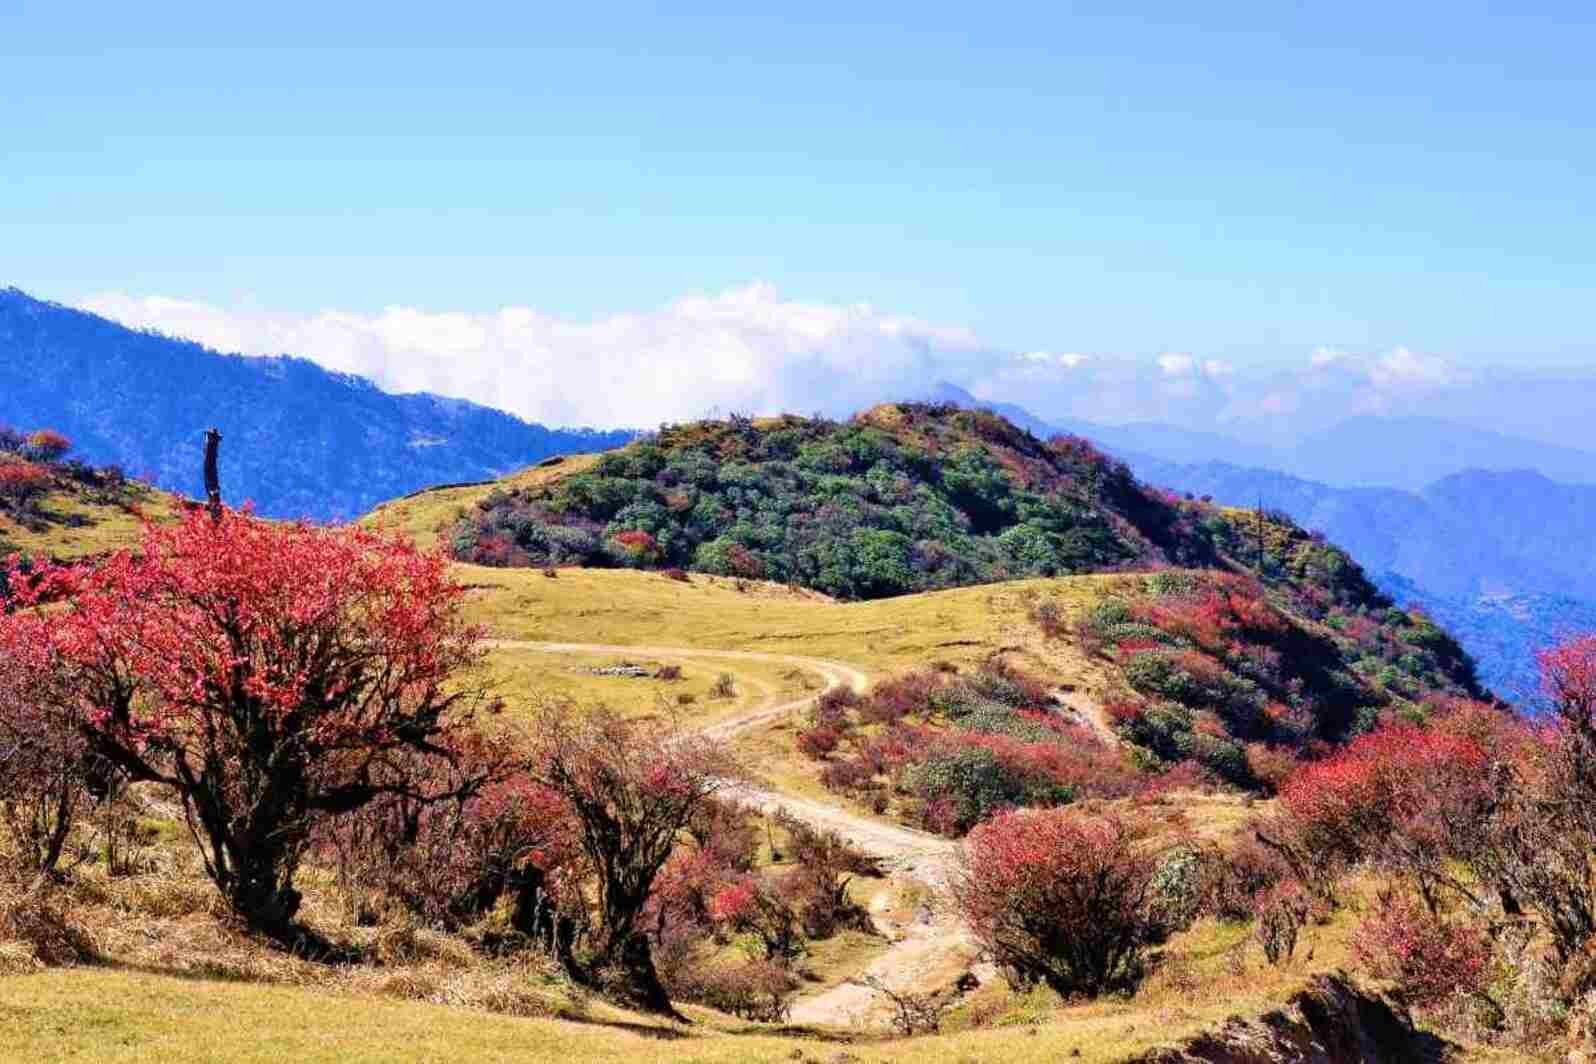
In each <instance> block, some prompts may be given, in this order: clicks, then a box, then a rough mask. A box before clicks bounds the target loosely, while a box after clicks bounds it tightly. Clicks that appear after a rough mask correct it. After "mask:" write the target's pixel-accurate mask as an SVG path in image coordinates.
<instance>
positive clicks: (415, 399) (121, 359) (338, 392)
mask: <svg viewBox="0 0 1596 1064" xmlns="http://www.w3.org/2000/svg"><path fill="white" fill-rule="evenodd" d="M8 421H9V422H16V423H25V424H34V425H38V424H46V425H52V426H54V427H55V428H57V429H59V430H61V431H62V432H65V433H66V434H67V435H69V436H71V437H72V438H73V439H74V440H76V441H77V445H78V453H79V454H80V455H81V456H82V457H83V458H84V460H85V461H88V462H91V463H94V464H97V465H110V464H116V465H120V466H121V467H122V468H124V469H126V470H127V471H128V472H129V473H130V474H132V475H134V476H139V477H144V478H147V479H149V480H150V481H151V482H153V483H155V484H158V485H160V486H162V487H165V488H168V489H171V490H176V491H180V492H186V493H188V494H199V492H200V485H199V472H200V454H201V435H202V433H203V431H204V430H205V428H206V427H207V426H211V425H216V426H220V427H221V429H222V431H223V433H224V435H225V436H226V441H227V442H226V444H225V445H224V446H223V448H222V484H223V487H224V489H225V490H226V492H227V497H228V498H229V499H230V500H233V501H236V502H243V501H246V500H248V501H251V502H253V503H254V504H255V506H256V508H257V509H258V510H259V512H261V513H263V514H266V515H269V516H275V517H310V518H314V519H318V520H327V519H338V518H349V517H352V516H355V515H357V514H360V513H362V512H364V511H366V510H368V509H370V508H371V507H372V506H374V505H376V504H377V503H379V502H381V501H382V500H384V499H390V498H393V497H394V496H397V495H403V494H405V493H406V492H410V491H415V490H417V489H419V488H423V487H427V486H430V485H434V484H442V483H456V482H461V481H475V480H484V479H489V478H492V477H496V476H500V475H502V474H504V473H507V472H509V471H510V470H513V469H516V468H518V467H520V466H523V465H526V464H528V463H531V462H536V461H538V460H540V459H542V458H545V457H547V456H548V455H551V454H561V453H565V452H570V451H589V450H602V449H603V448H606V447H613V446H616V445H617V444H620V443H622V442H624V441H625V440H627V439H629V438H630V437H631V436H632V435H633V434H632V433H631V432H629V431H601V430H593V429H551V428H546V427H544V426H542V425H536V424H531V423H528V422H525V421H522V420H520V419H519V418H516V417H512V416H511V415H509V414H505V413H502V412H500V411H497V410H491V409H488V408H487V407H483V406H478V405H476V404H474V403H469V402H464V401H462V400H458V399H447V398H443V397H441V396H436V395H428V394H425V393H421V394H412V395H393V394H390V393H388V392H384V391H382V390H381V389H379V388H378V387H377V386H376V385H374V384H373V383H372V382H370V381H368V380H365V379H363V378H360V377H355V376H351V375H348V374H341V373H333V372H330V371H328V370H325V369H323V368H321V367H320V366H318V365H316V364H315V363H313V362H310V361H308V360H306V359H303V358H292V357H286V356H283V357H276V358H246V357H243V356H240V355H228V354H222V353H219V352H216V351H212V350H210V349H208V348H205V347H202V346H201V345H199V344H196V343H192V342H189V341H186V340H180V339H176V338H173V337H168V336H161V335H158V334H156V333H150V332H138V331H135V330H133V329H128V328H125V327H123V326H121V325H118V324H116V323H115V322H112V321H108V320H106V319H105V318H101V317H98V316H96V315H93V314H89V313H85V312H83V311H79V310H73V309H71V308H69V307H64V306H60V305H58V304H55V303H47V302H43V301H41V300H37V299H33V298H32V297H30V296H28V295H26V294H25V293H23V292H20V291H18V290H16V289H14V288H13V289H0V424H4V423H6V422H8Z"/></svg>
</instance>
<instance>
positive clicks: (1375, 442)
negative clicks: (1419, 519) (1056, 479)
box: [924, 382, 1596, 491]
mask: <svg viewBox="0 0 1596 1064" xmlns="http://www.w3.org/2000/svg"><path fill="white" fill-rule="evenodd" d="M924 397H925V398H929V399H933V400H942V401H947V402H955V403H959V404H960V405H962V406H982V407H986V408H987V409H990V410H994V411H996V412H998V413H1000V414H1002V415H1004V416H1005V417H1007V418H1008V419H1009V420H1011V421H1013V422H1014V423H1015V424H1016V425H1023V426H1025V427H1026V428H1029V429H1030V430H1031V431H1032V432H1035V433H1037V434H1038V435H1042V436H1045V435H1047V434H1049V433H1053V432H1070V433H1074V434H1075V435H1078V436H1085V437H1086V438H1088V439H1090V440H1092V441H1093V442H1095V443H1097V444H1098V445H1099V446H1101V447H1105V448H1107V449H1108V450H1111V451H1113V452H1114V453H1115V454H1117V455H1119V456H1120V457H1121V458H1124V459H1125V460H1126V461H1130V460H1131V459H1132V458H1133V457H1135V458H1145V459H1150V460H1156V461H1163V462H1178V463H1182V464H1197V465H1201V464H1205V463H1209V462H1219V463H1224V464H1227V465H1234V466H1241V467H1244V468H1249V469H1273V470H1279V471H1281V472H1284V473H1288V474H1290V475H1292V476H1295V477H1300V478H1302V479H1304V480H1313V481H1319V482H1321V483H1324V484H1328V485H1333V486H1336V487H1344V488H1367V487H1383V488H1401V489H1405V490H1408V491H1418V490H1422V489H1424V488H1427V487H1428V486H1429V485H1430V484H1432V483H1434V482H1435V481H1437V480H1440V479H1441V478H1443V477H1446V476H1449V475H1451V474H1453V473H1461V472H1464V471H1466V470H1486V471H1491V472H1513V471H1518V470H1525V469H1532V470H1535V471H1536V472H1538V473H1541V474H1542V475H1544V476H1546V477H1549V478H1551V479H1552V480H1556V481H1561V482H1563V483H1568V484H1596V452H1591V451H1585V450H1580V449H1578V448H1574V447H1563V446H1558V445H1556V444H1551V443H1543V442H1540V441H1538V440H1531V439H1526V438H1523V437H1519V436H1511V435H1506V434H1503V433H1500V432H1494V431H1491V430H1489V429H1482V428H1478V427H1476V426H1473V425H1469V424H1464V423H1462V422H1456V421H1448V420H1444V419H1441V418H1433V417H1370V416H1362V417H1353V418H1348V419H1346V420H1344V421H1341V422H1338V423H1337V424H1335V425H1332V426H1330V427H1329V428H1326V429H1321V430H1318V431H1315V432H1311V433H1309V434H1307V435H1305V436H1304V437H1302V438H1301V439H1300V440H1298V441H1297V442H1296V443H1294V444H1292V445H1290V446H1286V447H1271V446H1267V445H1263V444H1255V443H1249V442H1246V441H1244V440H1240V439H1236V438H1234V437H1231V436H1226V435H1224V434H1223V433H1218V432H1204V431H1200V430H1197V429H1189V428H1183V427H1181V426H1178V425H1167V424H1161V423H1158V422H1136V423H1132V424H1124V425H1109V424H1099V423H1097V422H1093V421H1085V420H1081V419H1078V418H1047V417H1042V416H1038V415H1037V414H1036V413H1035V412H1034V411H1029V410H1025V409H1023V408H1021V407H1018V406H1015V405H1014V404H1012V403H999V402H988V401H986V400H981V399H977V398H976V397H975V396H973V395H971V394H970V393H969V392H967V391H965V390H964V389H963V388H960V387H958V386H957V385H954V384H949V383H947V382H943V383H939V384H937V385H936V386H935V387H934V388H932V389H931V391H930V392H929V393H927V394H926V395H925V396H924Z"/></svg>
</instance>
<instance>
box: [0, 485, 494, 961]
mask: <svg viewBox="0 0 1596 1064" xmlns="http://www.w3.org/2000/svg"><path fill="white" fill-rule="evenodd" d="M12 583H13V585H14V586H20V585H21V583H22V581H19V580H13V581H12ZM463 594H464V592H463V589H462V588H461V587H460V585H458V584H457V583H455V582H454V580H453V578H452V577H451V576H450V575H449V571H448V567H447V563H446V561H445V559H444V558H443V557H442V556H441V555H436V554H423V553H422V552H420V551H419V550H418V549H417V548H416V547H415V546H414V545H413V544H410V543H408V542H405V541H402V540H399V539H397V538H388V537H385V536H381V535H378V534H375V533H371V532H367V531H364V530H361V529H358V528H354V527H345V528H339V529H323V528H312V527H309V526H305V525H286V524H273V523H267V522H264V521H257V520H254V519H253V518H251V517H249V516H248V515H246V514H238V513H228V514H227V515H226V516H225V517H224V518H223V520H221V521H220V522H219V523H216V524H213V523H212V522H211V520H210V518H209V517H208V516H207V515H206V514H205V513H203V512H199V511H197V512H193V513H190V514H189V515H188V516H187V517H186V518H185V519H184V520H183V521H182V522H181V523H180V524H178V525H175V526H167V527H155V526H150V527H147V528H146V529H145V531H144V536H143V541H142V544H141V546H140V549H139V552H138V553H137V554H134V553H131V552H122V553H119V554H116V555H113V556H112V557H111V558H109V559H106V560H104V561H102V562H100V563H98V564H95V565H85V566H81V567H76V568H66V569H55V570H51V571H49V572H48V573H46V574H45V576H44V578H43V579H42V580H40V581H39V582H38V583H37V584H36V585H34V586H33V587H32V589H31V590H30V591H29V592H28V594H27V595H25V596H24V602H25V603H40V602H42V601H44V600H46V599H50V598H55V599H58V600H60V608H50V609H47V610H40V611H39V612H37V613H35V612H31V611H30V612H27V613H20V614H13V615H10V616H9V617H6V618H3V619H0V624H3V625H7V626H9V625H13V624H22V623H40V621H41V620H42V623H43V625H44V627H45V630H46V631H47V636H48V639H49V645H50V651H51V654H52V655H53V660H54V662H55V665H56V668H58V669H59V670H60V672H61V674H62V675H63V676H64V677H67V678H68V679H69V681H70V682H64V683H63V684H61V685H60V686H59V688H58V689H57V696H58V698H59V699H60V705H59V706H57V707H56V708H57V711H58V712H60V713H61V714H62V715H63V716H65V717H68V718H70V719H74V720H78V721H81V722H82V723H81V724H80V728H81V730H82V733H83V735H84V738H85V740H86V742H87V744H88V746H89V747H90V749H91V750H92V751H93V752H94V753H95V754H97V755H98V756H100V757H102V758H104V759H105V760H106V761H108V762H109V763H111V764H112V765H114V766H115V767H116V768H117V769H118V770H120V771H121V772H123V773H124V774H126V775H127V776H128V777H130V778H131V779H133V780H135V781H147V782H152V783H159V784H164V785H166V786H168V787H171V788H172V789H173V790H174V791H176V792H177V794H178V797H179V798H180V799H181V800H182V802H183V803H184V805H185V807H186V809H187V812H188V815H189V817H190V822H191V823H192V824H194V825H195V831H196V834H197V835H198V836H199V837H200V841H201V842H202V844H203V846H204V847H205V852H206V860H207V871H208V872H209V873H210V875H211V877H212V878H213V879H214V880H215V882H216V885H217V886H218V888H220V889H221V891H222V893H223V894H224V895H225V896H226V898H227V900H228V902H229V903H230V904H231V905H232V907H233V908H234V910H235V911H236V912H238V913H239V914H240V915H241V916H243V917H244V918H245V919H247V920H248V921H249V922H250V923H251V924H252V925H254V926H255V927H257V928H259V929H261V930H263V931H267V932H268V933H271V934H274V935H279V936H285V935H288V934H290V933H291V929H290V923H291V921H292V919H293V917H294V914H295V912H296V911H297V909H298V906H299V894H298V892H297V891H296V890H294V888H293V878H294V873H295V871H296V869H297V867H298V865H299V861H300V857H301V855H302V854H303V851H304V848H305V846H306V844H307V841H308V839H309V836H310V833H311V831H312V829H313V828H314V827H315V826H316V825H317V824H318V822H320V821H323V820H326V819H328V818H331V817H336V816H339V815H342V814H346V813H349V812H351V811H353V810H355V809H358V808H360V807H361V806H364V805H366V804H368V803H370V802H371V801H373V800H375V799H377V798H379V797H381V796H383V795H385V794H389V793H394V792H398V791H412V790H414V789H415V788H416V787H417V785H418V781H417V780H416V778H415V767H416V765H417V763H418V761H421V762H424V761H426V760H428V759H433V758H442V757H444V756H446V755H447V753H448V750H449V747H450V746H451V745H452V743H453V742H454V740H455V738H456V736H457V735H461V734H464V733H465V732H464V730H463V728H464V725H465V724H466V723H467V721H468V719H469V717H470V715H471V713H472V711H473V710H474V708H475V707H476V705H477V704H478V702H477V696H476V693H475V692H474V691H473V690H472V689H470V688H467V687H462V686H461V685H460V684H459V683H458V682H457V677H458V675H459V673H460V672H461V671H462V670H463V669H465V668H467V667H469V666H471V665H472V664H474V663H475V662H476V661H477V660H478V648H479V639H480V634H479V632H478V630H477V629H476V628H474V627H472V626H470V625H468V624H466V623H465V621H464V619H463V618H462V616H461V614H460V603H461V599H462V596H463ZM22 618H26V619H25V620H24V619H22ZM439 797H441V796H439Z"/></svg>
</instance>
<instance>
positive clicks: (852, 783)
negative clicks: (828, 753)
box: [820, 757, 876, 791]
mask: <svg viewBox="0 0 1596 1064" xmlns="http://www.w3.org/2000/svg"><path fill="white" fill-rule="evenodd" d="M875 777H876V770H875V769H873V768H871V767H870V763H869V762H868V761H866V760H865V759H864V758H862V757H853V758H844V759H841V760H835V761H829V762H827V763H826V767H825V768H823V769H821V770H820V784H821V786H823V787H825V788H826V789H827V790H828V791H851V790H854V789H856V788H859V787H863V786H865V785H867V784H868V783H870V782H871V781H872V780H874V779H875Z"/></svg>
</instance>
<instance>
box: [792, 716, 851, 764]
mask: <svg viewBox="0 0 1596 1064" xmlns="http://www.w3.org/2000/svg"><path fill="white" fill-rule="evenodd" d="M841 741H842V736H841V735H840V734H839V733H838V731H837V729H836V728H833V727H831V726H830V725H828V724H817V725H815V726H814V727H813V728H807V729H805V730H804V731H801V732H799V733H798V751H799V753H801V754H803V755H804V756H805V757H812V758H814V759H815V760H816V761H824V760H825V759H826V756H827V755H828V754H830V753H831V752H832V751H833V750H835V749H836V748H837V744H838V743H839V742H841Z"/></svg>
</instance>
